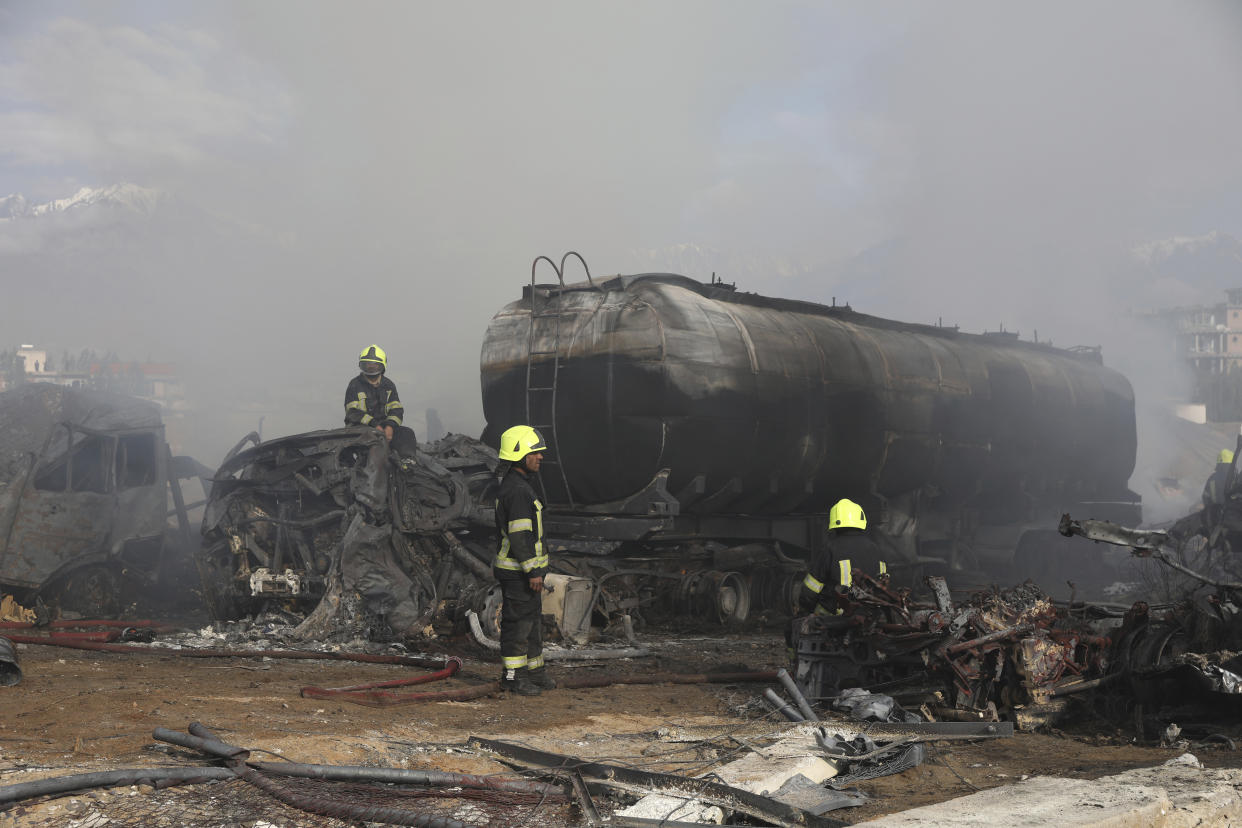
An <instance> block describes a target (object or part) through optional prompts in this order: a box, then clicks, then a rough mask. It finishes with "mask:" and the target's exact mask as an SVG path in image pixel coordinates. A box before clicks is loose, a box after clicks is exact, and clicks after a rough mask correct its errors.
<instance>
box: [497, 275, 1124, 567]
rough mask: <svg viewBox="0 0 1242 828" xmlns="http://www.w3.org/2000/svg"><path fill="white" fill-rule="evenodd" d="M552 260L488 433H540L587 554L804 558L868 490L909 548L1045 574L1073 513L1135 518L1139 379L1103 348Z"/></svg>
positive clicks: (562, 525) (556, 502) (507, 346)
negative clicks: (594, 548)
mask: <svg viewBox="0 0 1242 828" xmlns="http://www.w3.org/2000/svg"><path fill="white" fill-rule="evenodd" d="M568 255H576V254H568ZM568 255H567V258H568ZM539 261H540V260H536V264H538V262H539ZM544 261H548V262H549V263H550V264H552V267H553V269H554V270H555V271H556V272H557V276H558V282H557V283H556V284H536V283H535V281H534V278H533V277H532V282H531V285H529V286H528V287H527V288H526V289H524V291H523V294H522V298H521V299H520V300H518V301H516V302H513V303H511V304H509V305H508V306H506V307H505V308H504V309H503V310H501V311H500V312H499V313H498V314H497V315H496V316H495V317H494V318H493V319H492V322H491V324H490V325H489V327H488V330H487V334H486V337H485V339H484V342H483V348H482V360H481V361H482V366H481V367H482V391H483V408H484V414H485V416H486V419H487V423H488V425H487V431H486V433H485V435H484V440H485V442H488V443H490V444H491V445H493V446H495V445H496V437H497V435H499V433H500V432H501V431H502V430H503V429H504V428H506V427H508V426H510V425H512V424H514V423H519V422H527V423H530V424H531V425H534V426H536V427H537V428H539V429H540V430H541V431H542V433H543V435H544V437H545V439H546V440H547V441H548V445H549V451H548V452H547V454H546V457H545V461H544V470H543V472H542V474H541V476H542V478H543V485H544V487H545V495H546V499H547V501H548V503H549V512H550V513H552V514H551V517H550V518H549V520H548V521H547V525H548V532H549V534H550V535H552V536H554V537H560V538H564V539H566V547H567V548H575V541H577V542H585V541H590V540H595V541H607V542H610V543H608V544H607V548H609V549H610V550H611V551H612V554H613V555H615V556H620V557H625V556H627V555H636V556H644V555H651V554H653V553H661V552H665V553H667V552H670V551H671V547H679V548H680V549H681V550H683V551H684V550H685V549H686V548H692V547H693V544H696V543H698V544H706V545H708V546H710V547H714V548H716V549H717V550H718V551H717V552H716V553H715V554H716V557H717V558H721V557H722V558H723V559H722V560H718V561H717V565H718V566H722V567H726V568H742V566H743V565H746V566H748V567H751V566H754V565H755V564H760V563H762V561H763V560H764V559H765V550H766V552H767V555H766V559H767V560H768V561H772V560H774V559H782V558H783V559H784V560H785V562H786V564H788V558H786V557H785V555H784V554H783V552H782V550H783V549H784V550H786V551H795V550H797V551H800V552H801V553H803V554H805V553H807V552H810V551H813V550H814V548H815V547H816V546H817V544H818V543H819V542H820V539H821V538H822V536H823V530H824V523H823V516H825V515H826V513H827V511H828V508H829V506H831V504H832V503H834V502H835V501H836V500H837V499H839V498H842V497H848V498H851V499H853V500H856V501H858V502H860V503H861V504H862V505H863V506H864V507H865V508H866V511H867V514H868V516H869V520H870V523H871V526H872V527H874V528H875V529H877V530H879V531H878V535H879V537H880V539H881V541H882V542H883V543H884V544H886V545H887V546H888V547H889V551H890V554H891V556H892V559H893V560H894V561H897V562H904V564H906V565H907V566H910V565H915V566H918V567H920V568H921V569H924V570H926V569H936V568H941V567H942V568H944V569H954V570H974V571H990V572H992V573H994V574H996V575H998V576H1001V575H1020V576H1028V575H1039V574H1047V573H1046V571H1045V570H1046V567H1047V565H1048V556H1053V557H1055V556H1056V555H1057V554H1058V553H1057V552H1056V550H1055V546H1056V545H1057V543H1058V542H1057V540H1056V538H1057V535H1056V530H1055V527H1056V525H1057V519H1058V517H1059V515H1060V514H1061V513H1062V512H1065V511H1070V510H1072V509H1074V508H1077V509H1078V510H1079V511H1086V512H1089V513H1091V514H1093V515H1114V516H1117V517H1118V518H1120V517H1121V516H1126V517H1127V518H1128V519H1129V520H1132V521H1133V520H1137V519H1138V518H1139V502H1138V501H1139V498H1138V496H1137V495H1135V494H1134V493H1133V492H1131V491H1129V490H1128V489H1127V481H1128V480H1129V477H1130V474H1131V472H1132V471H1133V469H1134V461H1135V449H1136V434H1135V416H1134V394H1133V391H1132V389H1131V387H1130V384H1129V382H1128V381H1127V380H1126V378H1125V377H1124V376H1122V375H1121V374H1119V373H1117V372H1116V371H1113V370H1110V369H1109V368H1106V367H1105V366H1104V365H1103V362H1102V359H1101V357H1100V352H1099V350H1098V349H1074V350H1064V349H1058V348H1053V347H1051V346H1050V345H1046V344H1039V343H1033V342H1023V341H1019V340H1018V338H1017V336H1016V335H1013V334H1006V333H1001V334H979V335H976V334H967V333H962V332H960V331H958V330H957V329H956V328H944V327H937V326H928V325H915V324H906V323H901V322H894V321H890V320H886V319H880V318H876V317H873V316H867V315H865V314H862V313H858V312H855V311H854V310H852V309H851V308H849V307H848V306H840V307H838V306H832V307H828V306H824V305H819V304H814V303H810V302H802V301H792V300H786V299H774V298H769V297H765V296H759V295H756V294H751V293H744V292H741V291H738V290H736V289H735V287H734V286H732V285H728V284H723V283H719V282H715V281H714V280H713V282H712V283H710V284H704V283H702V282H699V281H696V280H694V279H690V278H687V277H684V276H678V275H673V274H658V273H656V274H640V275H634V276H615V277H611V278H606V279H603V280H593V279H591V277H590V274H589V272H588V273H587V280H586V281H584V282H581V283H577V284H565V283H564V280H563V276H562V273H563V270H562V268H563V267H564V264H565V260H562V262H561V266H562V267H561V268H557V267H556V265H555V263H551V262H550V260H546V259H544ZM584 265H585V263H584ZM532 273H533V271H532ZM1075 504H1077V505H1075ZM688 545H689V546H688ZM578 546H580V547H581V548H584V549H585V548H588V547H587V545H586V544H583V543H579V544H578ZM720 550H723V552H722V551H720ZM1015 552H1016V555H1015ZM773 556H774V557H773ZM1010 564H1014V565H1015V568H1013V569H1011V568H1010ZM1024 570H1025V571H1024ZM1031 570H1035V571H1031ZM917 571H918V570H913V571H908V574H911V575H912V574H915V572H917ZM897 577H898V578H899V579H900V575H899V574H898V576H897Z"/></svg>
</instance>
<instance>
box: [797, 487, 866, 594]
mask: <svg viewBox="0 0 1242 828" xmlns="http://www.w3.org/2000/svg"><path fill="white" fill-rule="evenodd" d="M866 529H867V515H866V513H865V512H863V508H862V507H861V506H859V505H858V504H857V503H855V502H854V501H852V500H838V501H837V502H836V503H835V504H834V505H833V507H832V509H831V510H830V511H829V512H828V542H827V543H826V544H825V545H824V548H823V549H822V550H821V551H820V553H819V555H818V556H817V557H816V558H815V560H813V561H812V562H811V571H810V572H808V573H807V574H806V578H804V579H803V581H802V589H801V591H800V594H799V597H798V606H799V607H800V608H801V609H802V611H803V612H810V611H812V610H813V611H814V612H815V614H816V615H830V614H831V613H832V612H833V611H834V610H836V609H837V608H836V606H835V604H836V599H835V595H836V587H849V586H852V585H853V583H854V568H855V567H861V568H862V570H863V571H864V572H867V573H868V574H871V575H886V574H888V567H887V566H886V565H885V563H884V561H883V559H882V556H881V553H880V547H878V546H877V545H876V543H875V541H873V540H872V539H871V536H870V535H868V534H867V532H866ZM825 586H828V587H829V589H828V594H827V595H825V594H824V587H825Z"/></svg>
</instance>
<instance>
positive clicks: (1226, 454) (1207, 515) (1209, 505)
mask: <svg viewBox="0 0 1242 828" xmlns="http://www.w3.org/2000/svg"><path fill="white" fill-rule="evenodd" d="M1232 468H1233V452H1232V451H1230V450H1229V449H1221V450H1220V454H1219V455H1217V457H1216V469H1215V470H1214V471H1213V472H1212V474H1211V476H1209V477H1208V479H1207V482H1206V483H1204V484H1203V528H1204V530H1205V531H1204V534H1206V535H1210V534H1211V533H1212V530H1213V529H1215V528H1216V524H1218V523H1220V518H1221V513H1222V512H1223V511H1224V509H1225V503H1226V502H1227V501H1228V500H1229V493H1228V492H1227V491H1225V488H1226V484H1227V483H1228V482H1229V470H1230V469H1232Z"/></svg>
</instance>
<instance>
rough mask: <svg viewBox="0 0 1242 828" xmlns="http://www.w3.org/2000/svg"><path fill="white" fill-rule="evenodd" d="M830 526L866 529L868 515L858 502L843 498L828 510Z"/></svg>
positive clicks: (834, 527)
mask: <svg viewBox="0 0 1242 828" xmlns="http://www.w3.org/2000/svg"><path fill="white" fill-rule="evenodd" d="M828 528H829V529H866V528H867V515H866V513H865V512H863V508H862V507H861V506H859V505H858V504H857V503H855V502H854V501H852V500H846V499H845V498H842V499H841V500H838V501H837V502H836V503H834V504H833V505H832V509H831V510H829V512H828Z"/></svg>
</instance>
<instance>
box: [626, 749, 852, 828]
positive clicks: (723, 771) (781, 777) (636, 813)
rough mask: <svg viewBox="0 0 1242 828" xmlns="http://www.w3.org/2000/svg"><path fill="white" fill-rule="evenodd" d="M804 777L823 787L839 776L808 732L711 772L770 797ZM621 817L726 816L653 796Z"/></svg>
mask: <svg viewBox="0 0 1242 828" xmlns="http://www.w3.org/2000/svg"><path fill="white" fill-rule="evenodd" d="M798 774H802V775H803V776H805V777H806V778H808V779H810V780H811V781H812V782H816V783H822V782H826V781H827V780H829V779H831V778H832V777H834V776H836V775H837V769H836V767H835V766H834V765H833V764H832V763H831V762H827V761H825V760H824V758H823V754H822V752H821V751H820V750H819V746H818V745H817V744H816V743H815V736H814V730H811V729H809V728H807V729H805V731H802V732H798V733H797V734H796V735H792V736H789V737H787V738H784V739H781V740H779V741H777V742H776V743H774V744H772V745H769V746H767V747H765V748H764V751H763V755H762V756H760V755H759V754H758V753H749V754H747V755H746V756H743V757H742V758H741V759H738V760H736V761H734V762H729V763H728V764H726V765H722V766H720V767H719V768H717V769H716V770H714V771H712V777H713V778H715V779H718V780H719V781H721V782H723V783H725V784H726V785H732V786H733V787H735V788H741V789H742V790H745V791H750V792H752V793H758V794H771V793H774V792H775V791H776V790H777V789H778V788H780V787H781V786H782V785H784V784H785V783H786V782H788V781H789V780H790V779H792V778H793V777H794V776H797V775H798ZM617 813H618V814H619V815H621V816H628V817H640V818H643V819H666V820H674V821H677V822H702V823H720V822H722V821H723V820H724V813H723V812H722V811H721V810H720V809H719V808H717V807H715V806H714V805H708V804H706V803H703V802H699V801H698V800H694V799H681V798H677V797H672V796H666V795H664V794H650V795H648V796H644V797H643V798H642V799H640V800H639V801H638V802H635V803H634V804H633V805H630V806H629V807H627V808H623V809H621V810H620V811H618V812H617Z"/></svg>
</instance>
